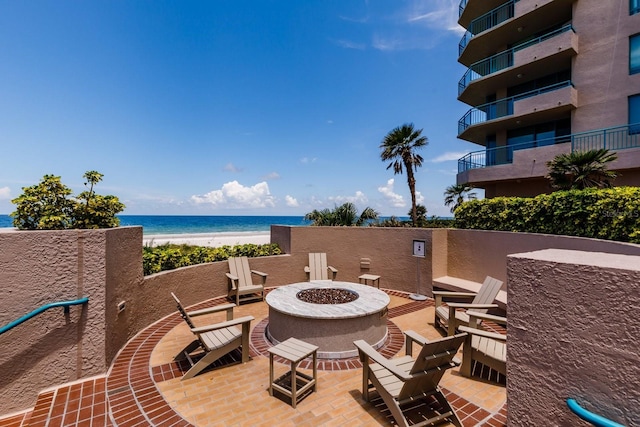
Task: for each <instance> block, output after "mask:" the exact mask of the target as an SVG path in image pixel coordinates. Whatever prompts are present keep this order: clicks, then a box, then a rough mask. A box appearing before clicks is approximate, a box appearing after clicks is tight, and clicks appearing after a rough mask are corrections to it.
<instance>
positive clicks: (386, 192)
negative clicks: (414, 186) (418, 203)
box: [378, 178, 407, 208]
mask: <svg viewBox="0 0 640 427" xmlns="http://www.w3.org/2000/svg"><path fill="white" fill-rule="evenodd" d="M393 183H394V179H393V178H391V179H389V180H388V181H387V185H385V186H382V187H378V192H380V193H381V194H382V195H383V196H384V198H385V199H386V200H387V201H388V202H389V204H391V206H393V207H394V208H404V207H405V206H407V204H406V203H405V201H404V198H403V197H402V196H401V195H399V194H396V193H394V192H393Z"/></svg>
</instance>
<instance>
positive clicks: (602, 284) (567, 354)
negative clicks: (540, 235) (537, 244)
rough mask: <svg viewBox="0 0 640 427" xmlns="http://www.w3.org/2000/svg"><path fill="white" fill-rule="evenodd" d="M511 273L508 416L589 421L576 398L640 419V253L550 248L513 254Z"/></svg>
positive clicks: (515, 420) (604, 411) (626, 419)
mask: <svg viewBox="0 0 640 427" xmlns="http://www.w3.org/2000/svg"><path fill="white" fill-rule="evenodd" d="M508 275H509V289H508V298H509V332H508V336H509V338H508V353H507V377H508V379H509V380H508V382H507V398H508V401H509V411H508V424H509V425H510V426H533V425H536V426H542V425H545V426H569V425H570V426H579V425H584V426H588V425H590V424H588V423H583V422H581V421H580V420H579V419H578V417H577V416H575V415H574V414H572V413H571V412H570V411H569V409H568V408H567V406H566V403H565V401H566V399H567V398H575V399H576V400H577V401H578V403H580V404H581V405H582V406H583V407H585V408H586V409H588V410H591V411H592V412H595V413H598V414H600V415H603V416H606V417H608V418H610V419H613V420H615V421H617V422H619V423H622V424H623V425H629V426H631V425H640V412H638V406H639V405H640V387H638V380H639V378H640V354H639V353H638V337H640V324H639V323H638V322H637V321H636V319H637V317H638V316H637V310H638V307H640V257H638V256H629V255H615V254H607V253H586V252H578V251H567V250H558V249H549V250H544V251H537V252H532V253H524V254H517V255H511V256H509V258H508ZM533 408H535V410H533Z"/></svg>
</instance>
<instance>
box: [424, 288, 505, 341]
mask: <svg viewBox="0 0 640 427" xmlns="http://www.w3.org/2000/svg"><path fill="white" fill-rule="evenodd" d="M501 287H502V281H501V280H498V279H494V278H493V277H490V276H487V277H486V278H485V279H484V283H483V284H482V287H481V288H480V290H479V291H478V293H475V292H450V291H433V297H434V298H435V302H436V306H435V310H434V320H433V324H434V325H435V326H440V327H442V328H444V329H446V330H447V335H454V334H455V333H456V329H457V328H458V326H460V325H468V324H469V315H467V313H466V312H465V311H461V310H458V309H459V308H463V309H465V310H466V309H473V310H474V311H477V312H480V313H486V312H487V311H488V309H490V308H497V307H498V305H497V304H494V303H493V301H494V300H495V299H496V296H497V295H498V292H499V291H500V288H501ZM444 298H450V299H461V298H462V299H467V300H468V299H470V298H473V301H471V303H460V302H447V306H446V307H445V306H444V305H442V303H443V302H444Z"/></svg>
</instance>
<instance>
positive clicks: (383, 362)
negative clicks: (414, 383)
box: [353, 340, 413, 381]
mask: <svg viewBox="0 0 640 427" xmlns="http://www.w3.org/2000/svg"><path fill="white" fill-rule="evenodd" d="M353 345H355V346H356V347H357V348H358V353H359V354H360V361H362V363H363V364H364V363H367V364H368V363H369V361H368V360H366V358H365V357H364V356H366V357H367V358H369V359H371V360H373V361H374V362H376V363H377V364H378V365H380V366H382V367H383V368H385V369H386V370H388V371H389V372H391V373H392V374H393V375H395V376H396V377H398V378H399V379H401V380H402V381H407V380H409V379H411V378H413V375H407V374H405V373H404V372H402V371H401V370H400V369H398V367H397V366H395V365H394V364H393V363H391V362H389V360H387V359H385V358H384V356H382V355H381V354H380V353H378V352H377V351H376V349H375V348H373V347H372V346H371V345H369V344H368V343H367V342H366V341H364V340H358V341H354V342H353Z"/></svg>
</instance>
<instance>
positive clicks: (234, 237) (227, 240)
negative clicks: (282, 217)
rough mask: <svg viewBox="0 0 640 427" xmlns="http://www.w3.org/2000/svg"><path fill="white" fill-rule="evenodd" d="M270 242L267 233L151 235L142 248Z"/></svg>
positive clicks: (147, 237)
mask: <svg viewBox="0 0 640 427" xmlns="http://www.w3.org/2000/svg"><path fill="white" fill-rule="evenodd" d="M270 242H271V233H270V232H269V231H264V232H260V231H250V232H233V233H196V234H152V235H144V236H143V237H142V244H143V245H144V246H158V245H163V244H166V243H175V244H177V245H183V244H184V245H194V246H208V247H212V248H216V247H219V246H224V245H229V246H234V245H244V244H247V243H254V244H256V245H264V244H267V243H270Z"/></svg>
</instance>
